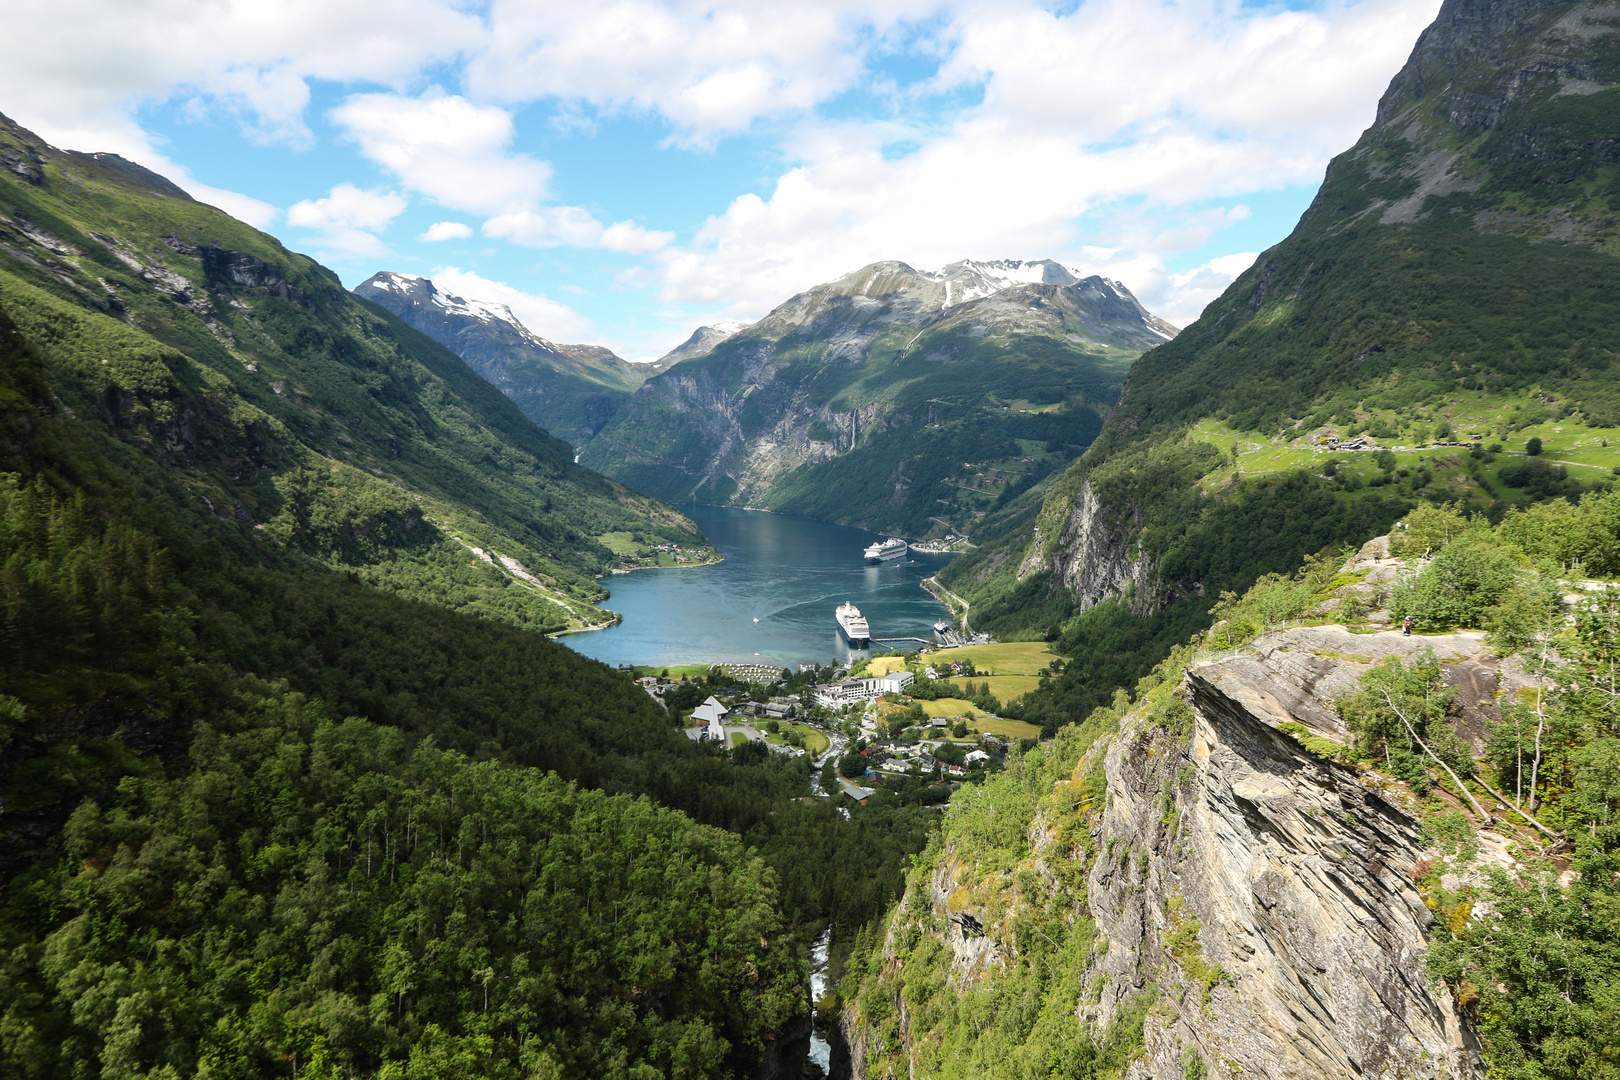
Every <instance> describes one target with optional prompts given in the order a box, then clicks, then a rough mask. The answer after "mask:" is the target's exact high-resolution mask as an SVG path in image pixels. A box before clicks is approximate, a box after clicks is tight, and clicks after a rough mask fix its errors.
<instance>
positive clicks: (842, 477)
mask: <svg viewBox="0 0 1620 1080" xmlns="http://www.w3.org/2000/svg"><path fill="white" fill-rule="evenodd" d="M727 330H728V331H729V330H730V328H727ZM1176 333H1177V329H1176V327H1174V326H1172V325H1170V324H1169V323H1167V322H1165V321H1164V320H1163V319H1160V318H1158V317H1156V316H1155V315H1153V313H1152V312H1150V311H1148V310H1147V309H1146V308H1144V307H1143V306H1142V305H1141V303H1140V302H1138V301H1137V299H1136V297H1134V296H1132V295H1131V292H1130V290H1129V289H1127V288H1126V287H1125V286H1124V285H1123V284H1122V283H1120V282H1118V281H1113V280H1110V279H1107V278H1103V277H1098V276H1084V275H1081V274H1080V273H1079V272H1077V271H1075V270H1073V269H1071V268H1069V267H1066V266H1063V265H1062V264H1061V263H1057V262H1054V261H1051V260H1040V261H1033V262H1025V261H1018V260H1001V261H993V262H979V261H974V260H963V261H961V262H956V263H952V264H950V265H949V266H946V267H944V268H942V269H940V270H934V271H925V270H918V269H916V268H914V267H912V266H910V265H908V264H906V263H903V262H894V261H889V262H878V263H872V264H871V265H869V266H864V267H862V268H861V269H859V270H857V271H855V272H853V273H851V274H846V275H844V276H843V277H841V278H839V279H837V280H836V281H830V282H827V283H826V284H824V285H818V286H816V287H815V288H812V289H807V290H806V291H804V292H802V293H799V294H798V295H797V296H794V297H792V298H790V299H789V300H787V301H786V302H784V303H782V304H780V305H778V306H777V307H776V308H775V309H774V310H772V311H771V312H770V314H768V315H766V316H765V317H764V318H763V319H761V320H759V321H758V322H756V323H753V324H752V325H750V326H746V327H743V328H741V329H738V330H735V331H732V332H727V333H725V335H724V336H723V337H722V336H720V335H719V334H716V335H714V336H715V337H716V338H717V339H718V340H715V341H713V342H712V343H710V342H708V341H705V340H704V337H705V331H703V330H700V331H699V332H698V333H696V334H694V335H693V336H692V338H691V339H690V340H688V341H687V342H686V343H684V344H683V345H682V346H681V348H680V349H679V350H677V352H678V353H681V354H683V355H682V356H680V357H679V359H680V360H681V361H682V362H681V363H679V364H678V365H676V366H674V367H672V368H670V369H669V370H668V371H666V372H664V373H663V374H661V375H658V376H656V377H654V378H652V379H649V380H648V381H647V382H646V384H645V385H644V386H643V387H642V389H641V390H639V391H638V392H637V393H636V394H635V396H634V397H633V398H631V400H630V401H629V403H628V404H626V406H625V407H624V409H623V410H622V411H621V412H620V413H619V415H618V416H616V417H615V418H614V419H613V421H612V422H610V423H609V424H608V425H607V426H605V427H604V428H603V429H602V431H601V432H600V433H599V434H598V435H597V436H596V437H595V438H594V439H593V440H592V441H591V442H590V443H589V444H587V445H586V446H585V448H584V449H583V451H582V453H581V457H580V461H581V463H582V464H587V465H589V466H590V467H591V468H594V469H597V470H598V471H601V472H605V473H607V474H608V475H610V476H614V477H616V478H618V479H620V480H622V481H624V482H625V483H628V484H630V485H631V486H633V487H637V488H640V489H641V490H643V491H647V492H651V493H654V494H657V495H660V496H663V497H666V498H671V499H674V500H677V501H679V500H695V501H699V502H717V503H737V504H740V505H747V506H763V507H768V508H771V509H777V510H783V511H786V512H792V513H802V514H805V515H807V516H811V517H820V518H824V519H829V520H836V521H845V522H850V523H863V524H866V525H868V526H869V527H871V528H874V529H879V528H886V529H891V530H894V531H897V532H902V533H905V534H907V535H912V536H921V535H924V534H926V533H927V532H929V531H930V530H931V529H935V528H942V529H959V530H966V529H969V528H971V527H973V526H974V525H975V524H976V523H977V522H978V521H979V520H980V518H979V516H978V515H980V514H981V513H982V512H984V511H985V507H981V506H979V505H977V504H978V503H979V502H984V501H985V500H982V499H979V498H978V496H976V495H975V496H968V495H966V494H964V491H965V490H968V489H964V488H962V487H961V486H960V485H959V484H954V483H953V482H948V481H946V480H944V479H942V478H941V477H938V476H934V474H935V473H937V472H939V471H940V470H942V469H948V468H954V469H961V468H964V467H965V466H964V465H963V462H982V463H985V464H986V465H987V467H988V465H989V463H992V462H999V463H1000V464H997V465H995V468H996V469H997V470H998V471H997V473H996V475H997V476H1002V475H1005V476H1015V475H1022V474H1024V473H1029V472H1030V471H1031V469H1036V470H1039V469H1045V468H1056V463H1057V462H1058V461H1059V460H1060V459H1061V460H1066V455H1072V454H1074V453H1076V452H1077V451H1078V449H1079V448H1082V447H1084V446H1085V445H1086V444H1088V443H1089V442H1090V439H1091V438H1092V436H1093V435H1094V434H1095V433H1096V431H1097V430H1099V429H1100V428H1101V426H1102V415H1103V413H1104V412H1105V411H1106V410H1107V409H1108V408H1110V407H1112V406H1113V404H1114V402H1115V400H1116V399H1117V397H1118V394H1119V390H1120V387H1121V386H1122V385H1123V382H1124V377H1125V372H1126V371H1127V370H1128V369H1129V367H1130V364H1131V362H1132V361H1134V360H1135V358H1136V357H1137V356H1138V355H1140V354H1141V353H1142V352H1144V351H1145V350H1147V349H1151V348H1153V347H1155V346H1157V345H1161V344H1163V343H1164V342H1166V341H1169V340H1170V339H1171V338H1173V337H1174V336H1175V335H1176ZM674 356H675V354H671V357H674ZM666 359H669V358H666ZM1032 444H1038V445H1040V446H1042V447H1047V448H1049V449H1046V450H1044V451H1042V452H1040V453H1039V454H1037V453H1033V452H1032V450H1033V445H1032ZM1037 459H1038V460H1037ZM950 462H955V463H956V464H955V465H954V466H951V465H948V463H950ZM1042 475H1045V474H1044V473H1043V474H1042ZM941 476H943V474H941ZM1000 482H1001V481H998V483H1000ZM1019 482H1025V481H1019ZM1027 482H1028V483H1033V482H1034V477H1033V475H1032V476H1031V477H1030V479H1029V480H1028V481H1027ZM1007 483H1011V481H1007ZM974 490H977V489H974ZM1000 490H1001V489H998V497H999V491H1000ZM1019 490H1027V489H1019ZM1015 493H1016V492H1015ZM991 501H993V500H991ZM970 504H971V505H970Z"/></svg>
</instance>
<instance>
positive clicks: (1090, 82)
mask: <svg viewBox="0 0 1620 1080" xmlns="http://www.w3.org/2000/svg"><path fill="white" fill-rule="evenodd" d="M6 8H7V14H6V23H7V36H8V38H9V39H10V41H11V46H10V47H9V48H8V49H7V62H6V63H5V64H4V65H0V112H4V113H5V114H6V115H8V116H10V117H11V118H12V119H13V120H15V121H17V122H18V123H20V124H22V125H23V126H25V127H28V128H31V129H32V130H34V131H35V132H36V133H38V134H39V135H40V136H42V137H43V138H45V139H46V140H48V141H49V142H51V143H52V144H53V145H56V146H60V147H64V148H68V149H74V150H85V151H111V152H114V153H118V154H122V155H123V156H125V157H128V158H130V159H131V160H134V161H137V162H140V163H141V164H143V165H146V166H147V167H149V168H152V169H154V170H156V171H157V172H160V173H162V174H164V175H165V176H168V177H169V178H170V179H172V180H174V181H175V182H176V183H179V184H180V185H181V186H183V187H184V188H186V190H188V191H189V192H191V193H192V194H193V195H194V196H196V197H197V198H199V199H201V200H203V201H204V202H209V203H212V204H214V205H216V206H219V207H220V208H222V209H224V210H226V211H228V212H230V213H232V214H234V215H235V216H237V217H239V218H241V219H243V220H244V221H247V222H249V223H251V224H253V225H256V226H258V227H259V228H261V229H264V230H265V231H267V232H269V233H271V234H273V235H274V236H276V237H277V238H278V239H279V240H281V241H282V242H283V243H284V244H286V245H287V246H288V247H289V248H291V249H293V250H295V251H302V252H305V253H307V254H309V255H311V256H313V257H315V258H317V259H319V260H320V261H321V262H323V263H325V264H326V265H327V266H330V267H331V268H332V269H333V270H335V271H336V272H337V273H338V274H339V275H340V276H341V277H342V279H343V281H344V283H345V284H346V285H349V286H351V287H352V286H354V285H357V284H359V283H360V282H361V281H363V280H365V278H367V277H368V276H370V275H371V274H372V273H375V272H376V271H378V270H394V271H399V272H402V273H411V274H421V275H425V276H428V277H431V278H433V279H434V281H435V282H437V283H438V284H439V286H440V287H441V288H444V289H446V290H448V291H450V292H453V293H456V294H458V295H461V296H464V297H467V298H469V299H479V300H493V301H497V302H502V303H507V304H509V305H510V306H511V307H512V309H513V311H514V312H515V313H517V315H518V316H519V318H521V319H522V321H523V322H524V323H525V324H527V325H528V326H529V327H530V329H532V330H534V331H535V332H536V333H538V334H540V335H541V336H543V337H546V338H549V339H551V340H553V341H557V342H564V343H591V344H600V345H606V346H607V347H609V348H611V349H613V350H614V351H616V352H618V353H619V354H620V355H621V356H624V357H626V358H627V359H651V358H654V357H657V356H659V355H661V354H663V353H664V352H666V351H668V350H669V349H671V348H673V347H674V346H676V345H677V344H679V343H680V342H681V341H682V340H684V339H685V338H686V337H687V336H688V335H689V334H691V332H692V331H693V330H694V329H695V328H696V327H698V326H700V325H703V324H705V323H713V322H717V321H722V320H740V321H743V322H751V321H753V320H755V319H758V318H760V317H762V316H763V315H764V314H765V313H767V312H768V311H769V310H770V309H771V308H773V307H775V306H776V305H777V304H779V303H781V302H783V301H784V300H786V299H787V298H788V297H790V296H791V295H793V294H794V293H796V292H800V291H802V290H804V289H807V288H809V287H811V286H813V285H816V284H819V283H821V282H824V281H830V280H833V279H835V278H838V277H841V276H843V275H844V274H846V273H849V272H851V271H854V270H856V269H858V268H860V267H862V266H864V265H866V264H867V263H871V262H875V261H877V260H880V259H899V260H903V261H905V262H907V263H909V264H911V265H912V266H914V267H917V268H918V269H923V270H934V269H938V268H940V267H942V266H944V265H946V264H947V263H951V262H955V261H957V260H959V259H968V258H971V259H1043V258H1052V259H1057V260H1059V261H1060V262H1063V263H1064V264H1066V265H1069V266H1071V267H1074V268H1075V269H1077V270H1080V271H1082V272H1084V273H1088V274H1089V273H1096V274H1102V275H1104V276H1106V277H1110V278H1114V279H1117V280H1119V281H1122V282H1123V283H1124V284H1125V285H1126V287H1127V288H1129V289H1130V290H1131V291H1132V292H1133V293H1135V294H1136V296H1137V297H1138V298H1139V299H1140V300H1141V301H1142V302H1143V303H1144V304H1145V305H1146V306H1147V307H1148V308H1149V309H1150V310H1151V311H1153V312H1154V313H1155V314H1157V315H1159V316H1161V317H1163V318H1166V319H1168V320H1170V321H1171V322H1172V323H1175V324H1176V325H1179V326H1185V325H1187V324H1188V323H1190V322H1192V321H1193V320H1194V319H1196V318H1197V316H1198V313H1199V311H1201V310H1202V308H1203V306H1204V305H1205V304H1207V303H1208V302H1209V301H1210V300H1212V299H1214V298H1215V297H1216V296H1218V295H1220V293H1221V291H1222V290H1223V289H1224V288H1225V287H1226V286H1227V285H1228V284H1229V283H1230V282H1231V281H1232V279H1233V278H1234V277H1235V276H1236V275H1237V274H1239V273H1241V272H1242V271H1243V270H1244V269H1245V268H1246V267H1247V266H1249V265H1250V264H1251V263H1252V262H1253V260H1254V258H1255V256H1256V254H1257V253H1258V252H1260V251H1262V250H1264V249H1265V248H1267V247H1269V246H1270V245H1272V244H1274V243H1276V242H1277V241H1279V240H1281V239H1282V238H1283V237H1285V236H1286V235H1287V234H1288V232H1289V231H1290V230H1291V229H1292V228H1293V226H1294V224H1295V222H1296V221H1298V219H1299V215H1300V214H1301V213H1302V212H1303V211H1304V209H1305V208H1306V206H1308V205H1309V203H1310V200H1311V198H1312V196H1313V195H1314V194H1315V192H1316V189H1317V187H1318V186H1319V185H1320V183H1321V179H1322V173H1323V169H1324V168H1325V167H1326V165H1327V162H1328V160H1329V159H1330V158H1331V157H1332V156H1333V155H1334V154H1336V153H1339V152H1340V151H1342V150H1345V149H1347V148H1348V147H1349V146H1350V145H1351V144H1352V143H1354V142H1355V140H1356V138H1357V136H1358V135H1359V134H1360V133H1361V131H1362V130H1363V129H1364V128H1366V126H1367V125H1368V124H1370V123H1371V122H1372V119H1373V116H1374V113H1375V110H1376V107H1377V103H1378V98H1379V96H1380V95H1381V94H1382V93H1383V90H1384V88H1385V86H1386V85H1387V84H1388V82H1389V80H1390V78H1391V77H1392V76H1393V75H1394V74H1395V72H1396V71H1398V70H1399V69H1400V67H1401V65H1402V64H1403V63H1404V62H1405V60H1406V57H1407V55H1408V54H1409V53H1410V52H1411V49H1412V45H1413V43H1414V42H1415V41H1416V39H1417V36H1418V34H1419V32H1420V31H1421V30H1422V29H1423V27H1424V26H1426V25H1427V24H1428V23H1429V22H1430V21H1432V20H1433V18H1434V15H1435V13H1436V11H1437V10H1438V8H1439V0H1359V2H1348V0H1345V2H1323V3H1306V2H1298V3H1294V2H1277V3H1240V2H1232V0H1065V2H1062V3H1039V2H1036V0H943V2H942V0H860V2H856V0H794V2H792V3H781V2H760V3H734V2H724V0H718V2H717V0H710V2H703V0H693V2H682V0H588V2H583V3H582V2H579V0H572V2H563V0H394V2H392V3H390V4H378V3H375V2H374V0H366V2H361V0H275V2H273V3H265V2H264V0H8V3H7V5H6ZM21 43H26V48H23V47H20V44H21Z"/></svg>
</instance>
